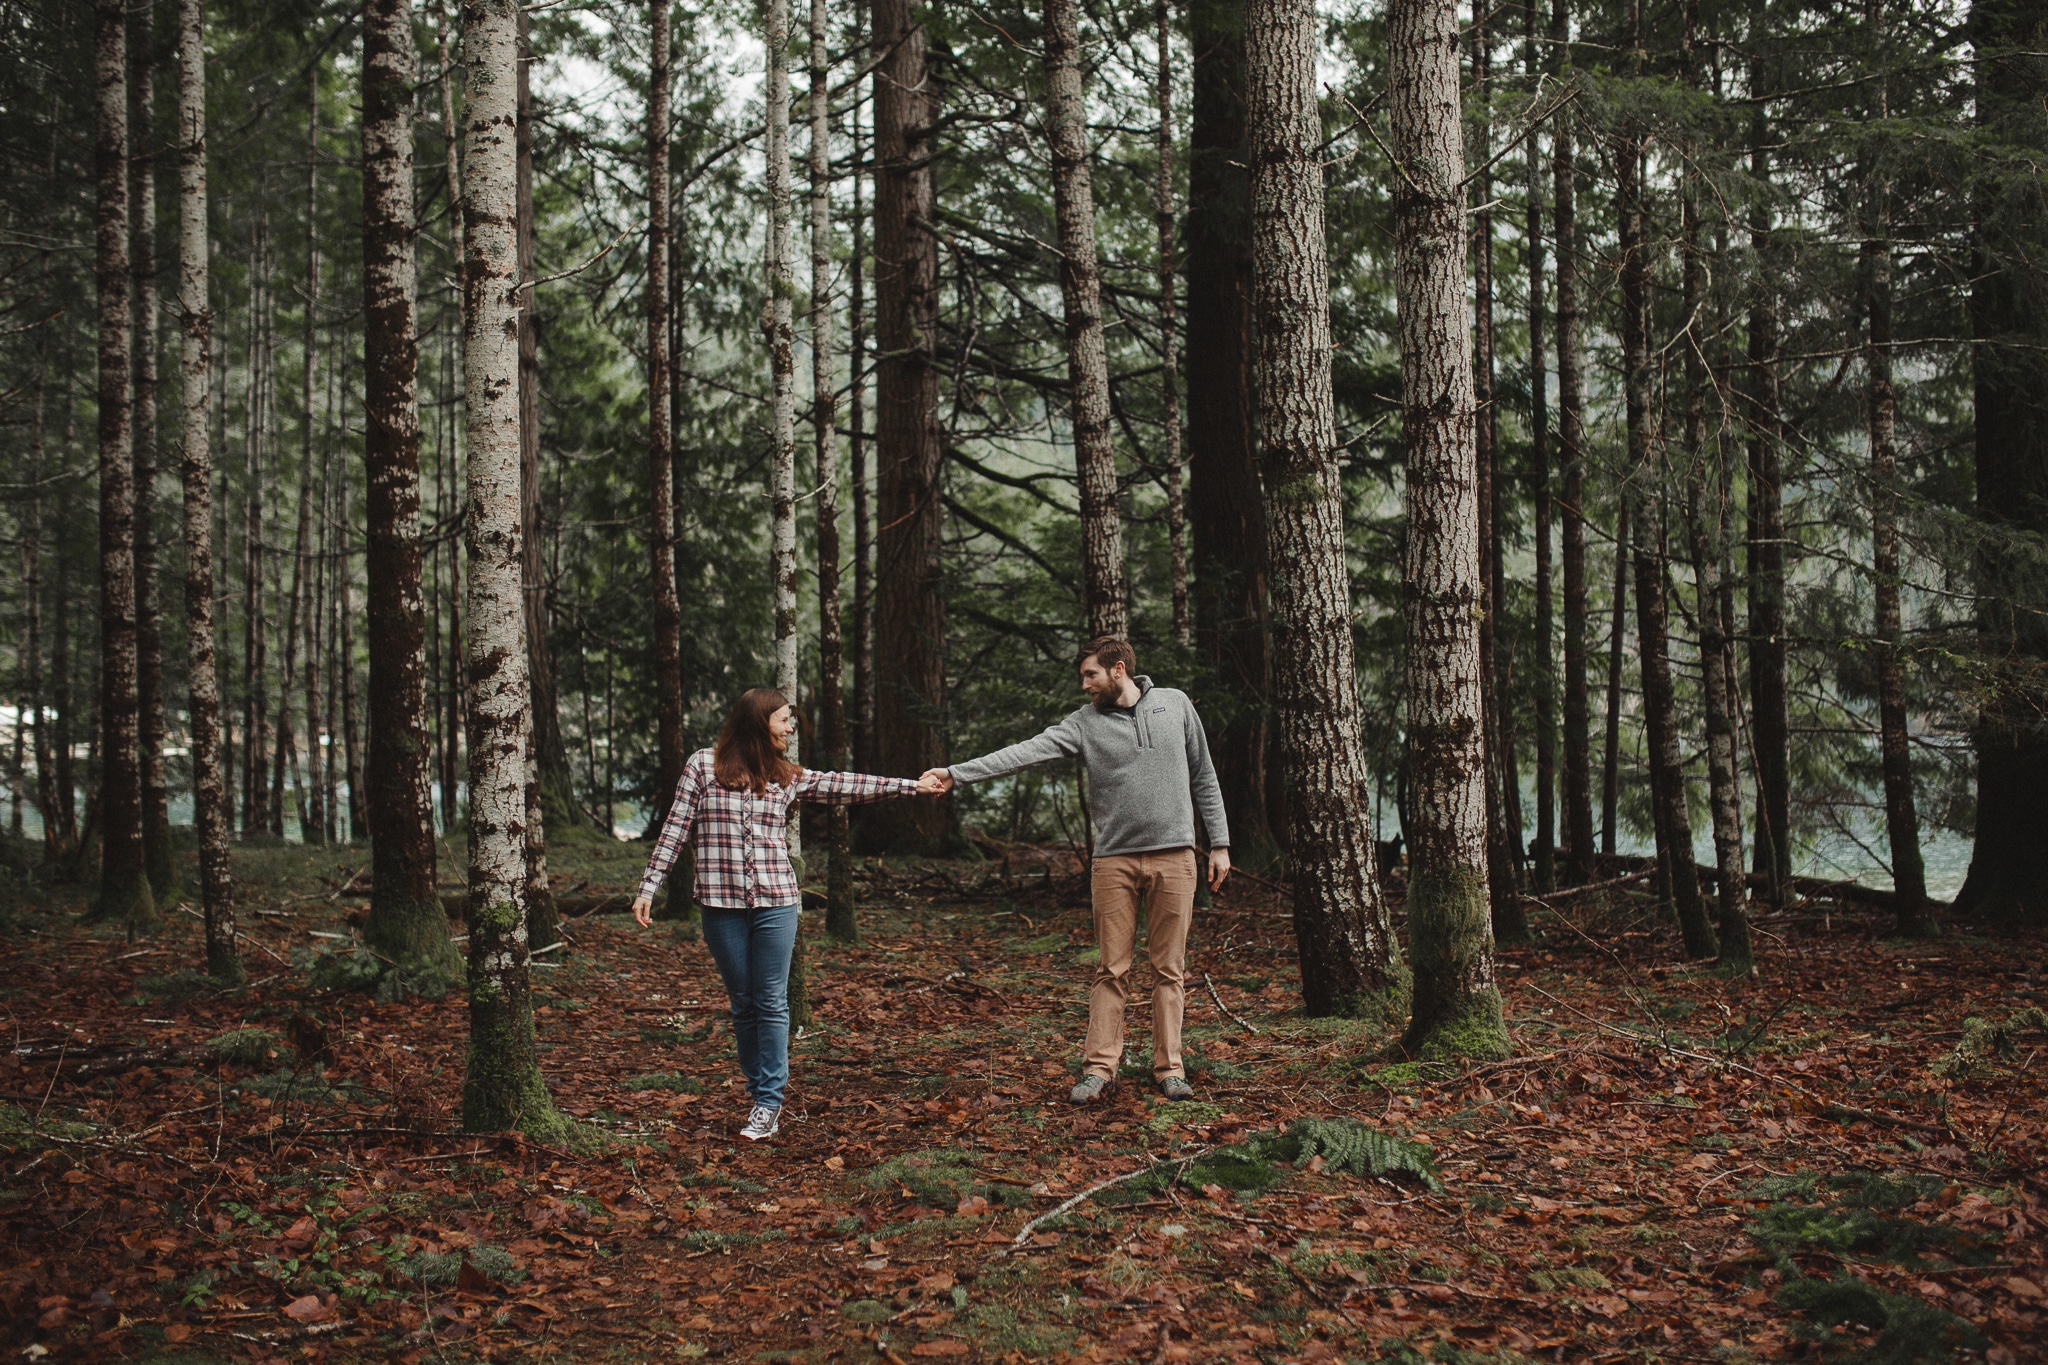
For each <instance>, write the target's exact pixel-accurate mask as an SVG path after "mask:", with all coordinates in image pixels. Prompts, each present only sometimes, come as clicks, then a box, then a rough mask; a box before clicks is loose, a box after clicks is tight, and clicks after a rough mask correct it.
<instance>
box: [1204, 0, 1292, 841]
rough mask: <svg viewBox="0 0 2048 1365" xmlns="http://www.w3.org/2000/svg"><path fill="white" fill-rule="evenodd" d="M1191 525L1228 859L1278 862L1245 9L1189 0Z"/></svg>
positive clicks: (1217, 0)
mask: <svg viewBox="0 0 2048 1365" xmlns="http://www.w3.org/2000/svg"><path fill="white" fill-rule="evenodd" d="M1188 24H1189V31H1190V33H1191V35H1192V40H1193V64H1192V66H1191V68H1190V70H1191V74H1192V76H1193V101H1192V104H1191V111H1190V124H1191V126H1190V128H1189V149H1188V214H1187V229H1186V245H1185V248H1184V250H1185V257H1186V270H1187V288H1188V295H1187V314H1188V316H1187V389H1188V412H1187V442H1188V522H1189V527H1190V530H1191V532H1192V535H1193V540H1194V545H1193V551H1194V584H1193V591H1194V595H1195V603H1194V618H1195V623H1196V639H1197V641H1198V642H1199V643H1200V644H1201V646H1202V648H1203V652H1204V653H1206V654H1207V655H1208V656H1209V659H1210V662H1211V666H1212V667H1213V668H1214V670H1215V675H1216V681H1217V684H1218V692H1219V695H1218V696H1217V698H1216V701H1215V703H1214V704H1212V705H1210V706H1208V707H1206V708H1205V711H1206V714H1207V715H1208V716H1209V720H1210V725H1211V734H1212V735H1213V736H1214V751H1215V761H1216V776H1217V780H1218V782H1219V783H1220V785H1221V786H1222V789H1223V805H1224V809H1225V810H1226V812H1227V813H1228V815H1229V819H1230V836H1231V852H1232V855H1233V857H1234V858H1235V859H1236V860H1237V861H1238V862H1239V863H1241V864H1245V865H1248V866H1253V865H1260V864H1264V863H1266V862H1269V861H1271V860H1272V859H1273V858H1274V857H1275V856H1276V855H1277V854H1278V852H1279V842H1280V834H1281V833H1282V828H1281V826H1282V822H1281V821H1280V820H1279V819H1278V818H1276V817H1277V815H1278V814H1279V813H1280V812H1281V810H1282V797H1281V791H1280V788H1281V775H1280V773H1279V771H1278V770H1277V769H1276V768H1274V767H1273V766H1272V764H1271V759H1272V752H1273V732H1272V725H1271V720H1270V716H1269V714H1268V710H1267V688H1268V684H1269V679H1268V672H1269V654H1268V650H1269V642H1268V638H1267V635H1268V629H1269V621H1268V616H1269V611H1270V608H1269V605H1268V597H1269V591H1268V559H1267V547H1266V499H1265V492H1264V490H1263V489H1262V488H1261V487H1260V483H1259V470H1258V465H1257V462H1256V460H1255V458H1254V454H1253V448H1252V426H1253V412H1254V402H1255V399H1254V397H1253V387H1252V382H1253V381H1252V340H1251V338H1252V252H1251V217H1250V211H1249V210H1250V189H1249V184H1248V181H1247V177H1246V173H1245V158H1246V155H1247V152H1246V149H1245V108H1244V90H1245V71H1244V63H1245V32H1244V10H1243V7H1242V6H1241V5H1236V4H1233V3H1232V2H1231V0H1190V2H1189V7H1188Z"/></svg>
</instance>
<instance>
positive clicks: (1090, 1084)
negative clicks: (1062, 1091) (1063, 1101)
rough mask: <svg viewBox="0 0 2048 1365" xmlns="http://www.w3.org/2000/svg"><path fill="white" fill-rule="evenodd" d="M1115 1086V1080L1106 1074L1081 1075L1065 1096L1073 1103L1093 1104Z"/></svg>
mask: <svg viewBox="0 0 2048 1365" xmlns="http://www.w3.org/2000/svg"><path fill="white" fill-rule="evenodd" d="M1115 1088H1116V1082H1115V1081H1113V1080H1111V1079H1110V1078H1109V1077H1107V1076H1083V1077H1082V1078H1081V1083H1080V1084H1079V1085H1077V1086H1075V1087H1074V1092H1073V1093H1072V1094H1071V1095H1069V1096H1067V1098H1068V1099H1069V1100H1071V1101H1073V1102H1074V1103H1075V1104H1093V1103H1095V1101H1097V1100H1099V1099H1101V1098H1102V1097H1103V1096H1104V1095H1106V1094H1108V1093H1109V1092H1110V1091H1111V1090H1113V1089H1115Z"/></svg>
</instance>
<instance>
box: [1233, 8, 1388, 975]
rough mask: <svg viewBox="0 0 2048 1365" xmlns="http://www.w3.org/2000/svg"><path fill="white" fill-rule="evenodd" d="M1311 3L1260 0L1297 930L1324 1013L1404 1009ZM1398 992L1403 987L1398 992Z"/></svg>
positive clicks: (1267, 303) (1260, 192) (1265, 433)
mask: <svg viewBox="0 0 2048 1365" xmlns="http://www.w3.org/2000/svg"><path fill="white" fill-rule="evenodd" d="M1315 55H1317V23H1315V6H1313V2H1311V0H1253V4H1251V6H1249V8H1247V12H1245V129H1247V135H1249V137H1247V143H1249V151H1251V158H1249V160H1251V256H1253V280H1255V297H1253V307H1255V311H1257V313H1255V315H1257V329H1260V372H1257V385H1260V463H1262V469H1264V471H1266V495H1268V503H1266V510H1268V536H1270V544H1272V553H1274V647H1276V651H1278V653H1280V655H1282V657H1284V659H1288V667H1286V669H1280V671H1278V673H1276V675H1274V710H1276V712H1278V718H1280V745H1282V751H1284V753H1286V769H1288V774H1290V780H1292V784H1294V786H1292V790H1290V792H1288V812H1290V833H1292V860H1290V874H1292V878H1290V880H1292V886H1294V939H1296V943H1298V945H1300V986H1303V1005H1305V1009H1307V1011H1309V1013H1311V1015H1358V1013H1364V1011H1386V1013H1393V1011H1395V1009H1399V1005H1397V997H1399V993H1401V988H1403V986H1405V978H1407V972H1405V970H1403V964H1401V948H1399V943H1397V941H1395V927H1393V915H1391V913H1389V907H1386V900H1384V896H1382V894H1380V886H1378V870H1376V857H1374V831H1372V825H1370V810H1372V800H1370V788H1372V780H1370V776H1368V774H1366V767H1364V759H1362V751H1360V737H1358V686H1356V677H1354V657H1352V649H1354V645H1352V581H1350V575H1348V571H1346V561H1343V485H1341V479H1339V469H1337V430H1335V428H1337V417H1335V397H1333V393H1331V381H1329V262H1327V256H1325V252H1327V248H1325V239H1323V164H1321V145H1323V121H1321V113H1319V108H1317V98H1315V92H1317V84H1315ZM1389 997H1395V999H1389Z"/></svg>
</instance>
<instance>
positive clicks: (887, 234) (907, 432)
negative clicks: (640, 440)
mask: <svg viewBox="0 0 2048 1365" xmlns="http://www.w3.org/2000/svg"><path fill="white" fill-rule="evenodd" d="M914 9H915V6H914V4H913V3H912V0H874V2H873V8H872V11H871V22H872V24H873V26H874V48H875V51H876V53H877V54H878V60H879V62H880V64H879V65H878V66H877V67H876V68H875V311H876V319H875V323H876V326H875V340H876V343H877V347H878V349H879V351H880V358H879V362H878V364H877V365H876V369H875V403H876V414H875V418H876V424H875V463H876V473H877V476H878V478H877V484H878V490H877V491H878V493H879V501H880V506H879V507H878V508H877V516H878V520H879V523H880V525H879V529H878V530H877V532H876V536H875V554H876V561H877V563H876V583H875V587H876V592H875V660H876V665H877V668H878V673H877V675H876V678H875V749H876V754H875V757H876V766H877V767H879V768H880V769H881V770H882V771H883V772H886V773H895V774H899V775H908V774H912V773H919V772H923V771H924V770H925V769H927V768H933V767H940V766H943V765H944V763H945V761H946V742H945V734H944V732H943V730H941V729H940V721H941V720H942V719H943V717H944V716H945V714H946V668H945V660H946V603H945V599H944V597H943V596H942V595H941V593H940V591H939V589H940V565H939V554H940V548H941V521H940V515H941V512H942V510H943V509H942V506H941V503H940V497H939V464H940V457H941V454H942V443H941V439H940V432H939V420H938V404H939V371H938V357H937V345H938V330H939V326H938V324H939V255H938V239H937V237H936V236H935V235H934V233H933V221H932V216H933V211H934V205H933V191H934V182H933V175H932V166H931V153H932V145H931V130H932V125H933V123H934V122H935V121H936V119H937V116H938V99H937V96H936V94H935V87H934V84H933V80H932V74H931V70H930V67H929V65H928V63H927V61H926V57H925V47H926V41H927V40H926V33H925V28H924V25H923V23H922V21H921V19H919V18H917V17H916V16H915V15H914ZM861 823H862V834H863V837H864V838H866V839H868V840H870V841H872V843H873V845H874V846H875V847H876V848H877V849H916V850H919V851H923V852H936V851H939V850H940V849H942V848H944V847H945V846H946V845H947V844H949V843H950V842H951V840H952V839H953V837H954V811H953V807H952V804H951V803H950V802H934V801H894V802H890V803H889V804H887V805H883V806H877V807H875V809H874V811H873V813H872V816H871V817H870V818H868V819H864V820H863V821H862V822H861Z"/></svg>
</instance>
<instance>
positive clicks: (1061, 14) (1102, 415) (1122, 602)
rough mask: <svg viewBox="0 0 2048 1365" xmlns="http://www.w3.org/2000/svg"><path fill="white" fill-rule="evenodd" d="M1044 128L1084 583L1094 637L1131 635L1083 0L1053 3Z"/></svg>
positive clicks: (1049, 2) (1048, 0)
mask: <svg viewBox="0 0 2048 1365" xmlns="http://www.w3.org/2000/svg"><path fill="white" fill-rule="evenodd" d="M1045 134H1046V142H1047V144H1048V147H1049V149H1050V151H1051V155H1052V198H1053V216H1054V219H1055V220H1056V222H1057V224H1058V228H1059V252H1060V299H1061V302H1062V304H1063V305H1064V313H1065V317H1066V329H1067V384H1068V394H1069V398H1068V402H1069V413H1068V418H1069V422H1070V424H1071V426H1072V427H1073V433H1074V467H1075V472H1076V474H1077V475H1078V477H1079V481H1080V490H1081V581H1082V596H1083V597H1084V598H1085V602H1084V604H1083V605H1084V606H1085V608H1086V614H1087V617H1088V634H1089V637H1090V638H1091V639H1092V638H1096V637H1099V636H1105V635H1106V636H1110V637H1112V638H1114V639H1119V640H1120V639H1123V638H1124V637H1125V636H1127V635H1129V634H1130V625H1131V622H1130V605H1129V604H1130V588H1129V585H1128V583H1127V582H1126V581H1125V578H1124V532H1123V520H1122V517H1121V515H1120V511H1119V509H1118V507H1117V488H1116V451H1115V449H1114V448H1113V447H1112V446H1111V444H1110V439H1109V353H1108V351H1107V349H1106V348H1105V347H1104V344H1103V339H1102V272H1101V269H1100V267H1099V266H1098V265H1097V264H1096V260H1095V189H1094V182H1093V177H1092V176H1091V174H1090V172H1089V167H1088V113H1087V106H1086V102H1085V99H1084V97H1083V95H1082V92H1081V24H1080V16H1079V12H1078V10H1077V7H1076V5H1075V0H1045Z"/></svg>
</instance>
